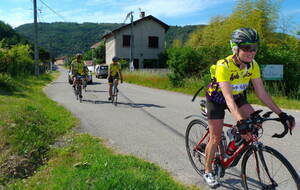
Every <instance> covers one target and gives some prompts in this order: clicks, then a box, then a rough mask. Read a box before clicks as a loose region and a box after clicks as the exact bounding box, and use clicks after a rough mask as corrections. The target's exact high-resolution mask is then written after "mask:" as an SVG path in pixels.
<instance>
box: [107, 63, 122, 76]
mask: <svg viewBox="0 0 300 190" xmlns="http://www.w3.org/2000/svg"><path fill="white" fill-rule="evenodd" d="M120 71H121V66H120V64H118V63H116V64H113V63H111V64H110V65H109V72H110V75H111V76H113V77H114V76H116V75H117V74H118V73H119V72H120Z"/></svg>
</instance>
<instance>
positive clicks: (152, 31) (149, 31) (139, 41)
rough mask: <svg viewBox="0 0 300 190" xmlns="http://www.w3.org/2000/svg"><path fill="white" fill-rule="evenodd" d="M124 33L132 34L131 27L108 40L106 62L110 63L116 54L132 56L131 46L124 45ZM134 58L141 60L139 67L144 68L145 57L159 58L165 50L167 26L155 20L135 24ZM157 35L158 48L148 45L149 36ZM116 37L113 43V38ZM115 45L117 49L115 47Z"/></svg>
mask: <svg viewBox="0 0 300 190" xmlns="http://www.w3.org/2000/svg"><path fill="white" fill-rule="evenodd" d="M123 35H130V27H127V28H125V29H123V30H121V31H119V32H118V33H117V34H116V35H115V36H114V37H111V38H109V39H107V41H106V62H107V63H110V62H111V59H112V57H113V56H114V55H117V56H118V57H120V58H123V59H124V58H126V59H129V58H130V47H123ZM133 36H134V37H133V40H134V42H133V58H134V59H138V60H139V68H143V60H144V59H158V54H159V53H160V52H162V51H163V50H164V41H165V28H163V27H162V26H161V25H160V24H158V23H157V22H155V21H153V20H148V19H147V20H145V21H143V22H139V23H137V24H136V25H134V26H133ZM149 36H157V37H158V38H159V40H158V48H149V47H148V37H149ZM113 38H114V39H115V43H113V42H112V41H114V40H112V39H113ZM112 46H115V51H113V47H112Z"/></svg>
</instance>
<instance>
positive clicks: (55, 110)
mask: <svg viewBox="0 0 300 190" xmlns="http://www.w3.org/2000/svg"><path fill="white" fill-rule="evenodd" d="M7 78H9V77H8V76H4V75H1V76H0V83H6V84H7V85H4V86H2V87H3V88H1V90H0V105H1V106H0V121H1V122H0V127H1V128H0V130H1V137H0V138H1V139H2V140H1V141H0V149H3V151H4V152H5V153H6V154H4V155H2V156H1V157H0V162H1V163H3V162H7V163H9V162H8V161H7V160H8V157H9V156H12V155H13V156H14V158H15V159H14V160H13V161H11V162H12V163H14V162H16V163H14V165H13V166H6V167H4V168H2V171H3V172H2V173H0V184H1V183H4V182H7V181H10V180H11V179H13V178H18V177H26V176H28V175H31V173H32V172H33V170H34V169H35V168H36V167H37V166H38V165H39V164H42V163H43V162H44V160H45V159H46V153H47V151H48V150H49V145H50V144H51V143H53V142H54V141H55V139H56V138H57V137H58V136H60V135H62V134H64V133H65V132H67V130H68V129H71V128H72V127H74V126H75V125H76V123H77V122H78V121H77V120H76V119H75V118H74V117H73V116H72V115H71V113H70V112H67V111H66V110H65V109H64V108H63V107H62V106H59V105H58V104H57V103H55V102H53V101H52V100H50V99H48V98H47V97H46V96H45V94H44V93H43V91H42V88H43V87H44V86H45V85H46V84H47V83H49V82H50V81H51V80H52V79H53V76H50V75H41V76H40V77H38V78H37V77H25V76H24V77H20V78H16V79H12V78H9V80H7ZM4 79H5V80H4ZM7 81H8V82H7ZM18 162H19V163H18ZM21 162H23V163H26V166H28V168H21V169H20V170H18V171H16V172H14V170H13V169H12V167H13V168H15V170H17V169H16V168H18V167H19V165H18V164H20V165H22V164H21Z"/></svg>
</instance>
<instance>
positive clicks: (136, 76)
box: [123, 71, 300, 110]
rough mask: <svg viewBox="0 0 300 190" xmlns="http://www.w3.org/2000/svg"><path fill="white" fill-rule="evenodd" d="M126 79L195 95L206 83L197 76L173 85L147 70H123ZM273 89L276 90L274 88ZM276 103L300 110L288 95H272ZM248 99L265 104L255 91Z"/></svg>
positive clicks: (166, 79)
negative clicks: (177, 85) (179, 84)
mask: <svg viewBox="0 0 300 190" xmlns="http://www.w3.org/2000/svg"><path fill="white" fill-rule="evenodd" d="M123 77H124V81H125V82H128V83H132V84H138V85H142V86H147V87H151V88H159V89H164V90H170V91H175V92H181V93H185V94H191V95H194V93H195V92H196V91H197V90H198V89H199V88H200V87H201V86H203V85H204V82H203V81H202V80H200V79H197V78H190V79H185V81H184V85H183V86H182V87H172V85H171V83H170V81H169V79H168V76H167V75H166V74H160V73H147V72H140V71H134V72H128V71H127V72H126V71H125V72H123ZM204 91H205V90H202V92H201V93H200V96H204V95H205V94H204ZM273 91H275V90H274V89H273ZM272 98H273V100H274V101H275V102H276V104H277V105H278V106H279V107H281V108H287V109H297V110H300V101H298V100H295V99H291V98H289V97H286V96H280V93H276V95H273V96H272ZM248 101H249V103H251V104H258V105H263V104H262V103H261V102H260V100H259V99H258V98H257V97H256V95H255V94H254V93H253V92H249V95H248Z"/></svg>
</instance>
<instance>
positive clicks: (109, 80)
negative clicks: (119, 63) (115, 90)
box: [108, 74, 119, 84]
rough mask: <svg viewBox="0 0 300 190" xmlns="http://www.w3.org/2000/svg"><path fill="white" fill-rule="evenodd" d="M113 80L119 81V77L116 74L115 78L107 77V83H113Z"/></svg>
mask: <svg viewBox="0 0 300 190" xmlns="http://www.w3.org/2000/svg"><path fill="white" fill-rule="evenodd" d="M114 79H119V75H118V74H116V75H115V76H111V75H110V76H109V77H108V83H109V84H112V83H113V81H114Z"/></svg>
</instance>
